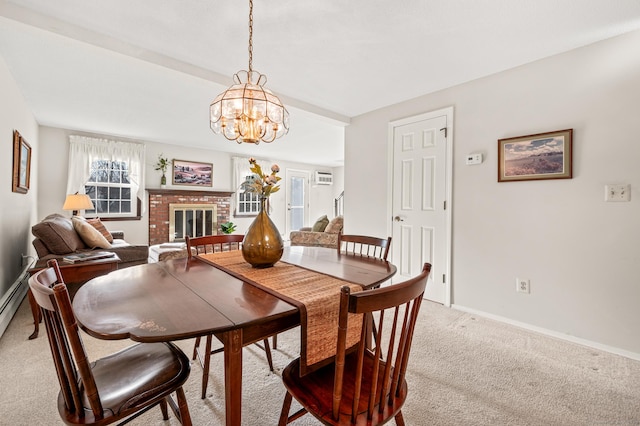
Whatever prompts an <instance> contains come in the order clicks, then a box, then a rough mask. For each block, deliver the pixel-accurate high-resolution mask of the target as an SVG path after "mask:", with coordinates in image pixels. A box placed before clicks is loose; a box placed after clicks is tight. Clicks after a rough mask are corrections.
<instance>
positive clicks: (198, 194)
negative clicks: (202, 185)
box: [147, 188, 234, 197]
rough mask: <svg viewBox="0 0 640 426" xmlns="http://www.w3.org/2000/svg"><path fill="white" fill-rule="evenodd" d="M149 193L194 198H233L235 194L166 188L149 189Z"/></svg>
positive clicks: (231, 192)
mask: <svg viewBox="0 0 640 426" xmlns="http://www.w3.org/2000/svg"><path fill="white" fill-rule="evenodd" d="M147 192H149V195H177V196H180V195H185V196H192V197H202V196H209V197H231V196H232V195H233V194H234V192H233V191H205V190H202V189H198V190H192V189H164V188H147Z"/></svg>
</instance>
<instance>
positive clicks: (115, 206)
mask: <svg viewBox="0 0 640 426" xmlns="http://www.w3.org/2000/svg"><path fill="white" fill-rule="evenodd" d="M109 213H120V201H119V200H118V201H114V200H111V201H109Z"/></svg>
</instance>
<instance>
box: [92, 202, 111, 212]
mask: <svg viewBox="0 0 640 426" xmlns="http://www.w3.org/2000/svg"><path fill="white" fill-rule="evenodd" d="M93 205H94V206H95V207H96V211H97V212H98V214H102V213H108V212H109V210H108V207H109V203H107V202H106V201H98V202H96V201H94V202H93Z"/></svg>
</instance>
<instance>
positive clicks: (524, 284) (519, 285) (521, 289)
mask: <svg viewBox="0 0 640 426" xmlns="http://www.w3.org/2000/svg"><path fill="white" fill-rule="evenodd" d="M516 291H517V292H518V293H527V294H529V292H530V291H531V287H530V285H529V280H526V279H522V278H516Z"/></svg>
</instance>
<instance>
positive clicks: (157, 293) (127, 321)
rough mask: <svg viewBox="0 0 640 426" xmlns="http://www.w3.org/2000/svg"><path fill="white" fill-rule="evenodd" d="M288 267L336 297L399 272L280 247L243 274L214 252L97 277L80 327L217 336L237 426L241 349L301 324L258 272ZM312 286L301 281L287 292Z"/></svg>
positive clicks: (229, 411)
mask: <svg viewBox="0 0 640 426" xmlns="http://www.w3.org/2000/svg"><path fill="white" fill-rule="evenodd" d="M236 252H238V253H240V251H238V250H236ZM238 256H239V254H238ZM219 263H220V264H219ZM236 263H237V262H236ZM239 266H242V265H239ZM282 268H288V269H282ZM292 268H293V269H296V270H297V269H299V270H300V273H302V274H313V275H317V276H318V277H320V278H321V279H322V277H324V281H327V280H329V281H331V280H332V281H334V283H333V285H334V286H338V288H337V289H336V298H337V297H338V296H337V294H338V293H339V290H340V289H339V287H341V286H342V285H345V284H346V285H357V286H358V287H359V288H361V289H363V290H366V289H370V288H374V287H377V286H379V285H381V284H382V283H384V282H385V281H388V280H389V279H390V278H391V277H392V276H393V275H394V274H395V272H396V267H395V266H394V265H393V264H391V263H390V262H388V261H386V260H382V259H378V258H372V257H367V256H361V255H354V254H346V253H340V252H339V251H338V250H337V249H335V248H333V249H332V248H324V247H306V246H289V247H285V248H284V252H283V255H282V258H281V259H280V261H279V262H278V263H276V265H274V267H273V269H264V270H262V271H255V270H252V269H251V268H250V267H248V269H246V270H244V271H245V272H242V271H243V269H242V268H240V272H238V269H237V268H236V269H233V268H232V267H231V266H228V265H226V264H224V263H222V262H218V261H216V259H215V253H214V257H211V256H209V257H207V255H198V256H192V257H191V258H180V259H171V260H166V261H162V262H157V263H148V264H144V265H137V266H133V267H129V268H125V269H120V270H116V271H114V272H111V273H109V274H108V275H104V276H101V277H97V278H94V279H92V280H90V281H88V282H87V283H85V284H84V285H83V286H82V287H81V288H80V289H79V290H78V291H77V293H76V295H75V297H74V299H73V310H74V313H75V316H76V320H77V322H78V324H79V325H80V327H81V328H82V329H83V330H84V331H85V332H87V333H88V334H89V335H91V336H93V337H96V338H99V339H107V340H116V339H131V340H133V341H136V342H143V343H151V342H168V341H176V340H181V339H189V338H194V337H198V336H206V335H210V334H212V335H215V336H216V337H217V338H218V339H219V340H220V341H221V342H222V344H223V346H224V349H223V352H224V389H225V421H226V424H227V425H234V426H235V425H240V424H241V412H242V398H241V395H242V348H243V347H244V346H246V345H249V344H252V343H255V342H259V341H262V340H263V339H265V338H268V337H269V336H273V335H276V334H277V333H280V332H283V331H285V330H288V329H291V328H293V327H296V326H298V325H301V324H305V322H304V320H305V319H306V314H305V309H304V306H303V305H301V304H299V303H296V301H295V300H292V298H291V297H289V296H286V295H282V294H279V293H278V291H272V290H271V289H269V288H267V287H265V286H264V285H263V284H262V283H261V282H258V281H257V280H256V279H255V273H257V274H259V275H261V276H266V277H269V276H270V275H271V274H276V273H277V272H278V271H279V270H284V271H286V274H287V276H289V277H291V276H293V275H292V273H291V272H292V271H291V270H292ZM254 269H255V268H254ZM294 275H295V274H294ZM296 276H297V275H296ZM274 281H281V280H280V279H275V280H274ZM316 281H317V280H316ZM313 283H314V281H313V280H308V279H304V280H300V282H294V283H292V286H293V287H296V286H301V287H302V286H305V285H306V286H313V285H314V284H313ZM302 288H303V287H302ZM302 350H303V349H302V348H301V351H302Z"/></svg>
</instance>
